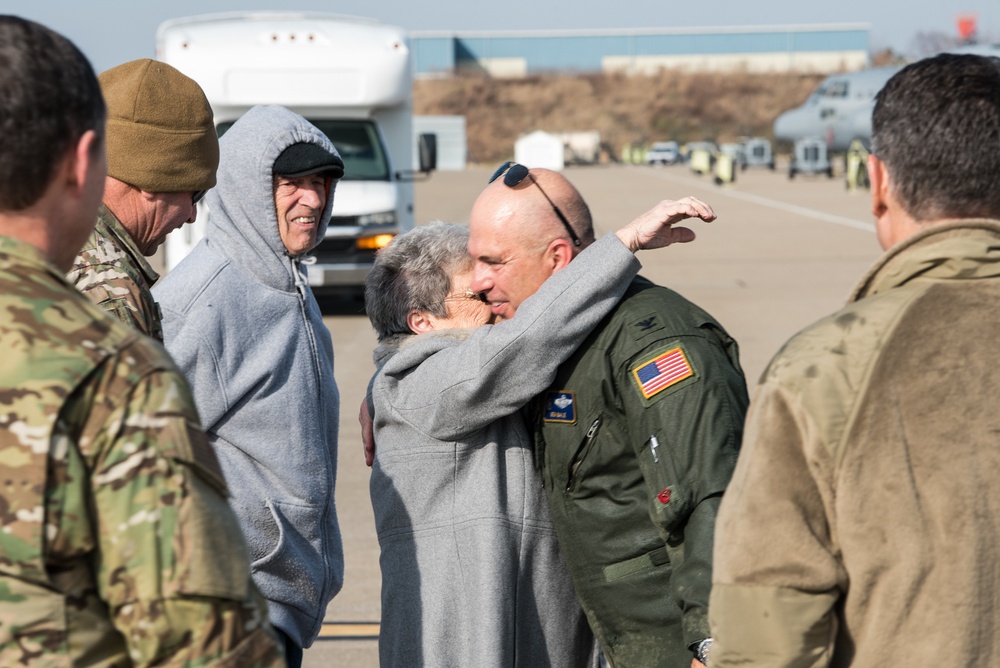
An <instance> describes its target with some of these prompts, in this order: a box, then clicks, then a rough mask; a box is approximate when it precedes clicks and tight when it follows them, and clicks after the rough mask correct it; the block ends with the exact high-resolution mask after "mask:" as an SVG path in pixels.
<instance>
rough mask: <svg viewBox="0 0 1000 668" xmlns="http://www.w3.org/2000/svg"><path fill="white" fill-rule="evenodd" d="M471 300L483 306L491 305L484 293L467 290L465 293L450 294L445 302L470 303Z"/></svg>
mask: <svg viewBox="0 0 1000 668" xmlns="http://www.w3.org/2000/svg"><path fill="white" fill-rule="evenodd" d="M469 300H471V301H476V302H479V303H481V304H489V302H488V301H486V295H485V294H484V293H482V292H473V291H472V290H465V291H464V292H456V293H454V294H450V295H448V296H447V297H445V298H444V300H443V301H446V302H458V301H469Z"/></svg>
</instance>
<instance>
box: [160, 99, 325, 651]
mask: <svg viewBox="0 0 1000 668" xmlns="http://www.w3.org/2000/svg"><path fill="white" fill-rule="evenodd" d="M219 148H220V152H221V159H220V165H219V172H218V185H217V186H216V187H215V189H214V190H211V191H209V194H208V197H207V204H208V207H209V223H208V231H207V234H206V237H205V238H204V239H203V240H202V241H201V243H199V244H198V246H196V247H195V249H194V250H193V251H192V252H191V254H190V255H189V256H188V257H187V258H185V259H184V261H183V262H181V264H179V265H178V266H177V267H176V268H175V269H174V270H173V271H172V272H170V274H169V275H168V276H167V277H166V278H165V279H164V280H163V281H161V282H160V284H159V285H158V286H157V287H156V289H155V291H154V294H155V296H156V299H157V301H158V302H159V303H160V305H161V308H162V310H163V332H164V341H165V344H166V346H167V349H168V350H169V351H170V354H171V355H172V356H173V357H174V359H175V360H176V361H177V364H178V366H180V368H181V370H182V371H183V372H184V374H185V375H186V376H187V378H188V380H189V381H190V383H191V386H192V389H193V390H194V396H195V402H196V403H197V406H198V411H199V413H200V414H201V418H202V422H203V423H204V425H205V430H206V432H207V433H208V436H209V439H210V441H211V443H212V445H213V446H214V447H215V451H216V453H217V454H218V458H219V461H220V463H221V464H222V469H223V472H224V474H225V477H226V481H227V482H228V483H229V489H230V491H231V493H232V498H231V500H230V503H231V505H232V506H233V508H234V510H235V511H236V515H237V516H238V517H239V520H240V524H241V526H242V529H243V533H244V535H245V536H246V541H247V545H248V546H249V548H250V556H251V559H252V563H251V572H252V575H253V579H254V582H255V583H256V584H257V587H258V588H259V589H260V591H261V593H262V594H263V595H264V597H265V598H267V600H268V603H269V606H268V609H269V613H270V617H271V623H272V624H273V625H274V627H275V628H276V629H278V630H279V631H280V632H281V633H283V634H284V640H285V645H286V652H287V654H288V661H289V666H293V667H294V666H298V665H299V664H300V663H301V657H302V648H303V647H309V646H310V645H311V644H312V643H313V641H314V640H315V639H316V636H317V635H318V633H319V630H320V626H321V624H322V622H323V615H324V613H325V610H326V605H327V603H329V602H330V600H331V599H332V598H333V597H334V595H336V593H337V592H338V591H339V590H340V587H341V584H342V582H343V574H344V559H343V548H342V545H341V540H340V529H339V527H338V524H337V512H336V507H335V505H334V482H335V479H336V472H337V469H336V467H337V426H338V415H339V412H340V406H339V404H340V398H339V394H338V392H337V386H336V383H335V382H334V379H333V344H332V342H331V339H330V332H329V331H328V330H327V328H326V326H325V325H324V324H323V321H322V316H321V314H320V311H319V307H318V306H317V304H316V299H315V298H314V297H313V294H312V291H311V290H310V289H309V285H308V282H307V281H306V272H305V268H304V267H303V266H302V262H301V261H302V259H303V257H304V255H305V254H306V253H308V252H309V251H310V250H312V249H313V248H314V247H315V246H316V244H318V243H319V241H320V240H322V239H323V235H324V234H325V233H326V228H327V225H328V224H329V222H330V209H331V207H332V206H333V191H334V188H335V186H336V182H337V180H338V179H339V178H340V177H341V176H343V174H344V163H343V161H342V160H341V158H340V155H339V154H338V153H337V150H336V149H335V148H334V147H333V144H331V143H330V140H329V139H327V137H326V136H325V135H324V134H323V133H322V132H320V131H319V130H317V129H316V128H315V127H314V126H313V125H312V124H310V123H309V122H308V121H306V120H305V119H304V118H302V117H301V116H299V115H298V114H295V113H293V112H291V111H289V110H288V109H285V108H284V107H276V106H272V107H254V108H253V109H251V110H250V111H248V112H247V113H246V114H245V115H244V116H243V117H242V118H240V120H238V121H237V122H236V123H235V124H234V125H233V126H232V128H230V130H229V131H228V132H226V134H225V135H224V136H223V137H222V139H221V140H220V142H219Z"/></svg>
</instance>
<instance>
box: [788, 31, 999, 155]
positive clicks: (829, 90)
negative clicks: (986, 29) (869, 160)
mask: <svg viewBox="0 0 1000 668" xmlns="http://www.w3.org/2000/svg"><path fill="white" fill-rule="evenodd" d="M947 52H948V53H972V54H976V55H980V56H1000V44H977V45H969V46H960V47H955V48H953V49H948V50H947ZM900 69H902V68H901V67H876V68H872V69H867V70H860V71H858V72H848V73H844V74H834V75H833V76H830V77H827V78H826V79H824V80H823V82H822V83H820V85H819V87H818V88H817V89H816V90H815V91H813V92H812V94H810V95H809V98H808V99H807V100H806V101H805V102H804V103H803V104H802V106H800V107H796V108H794V109H789V110H788V111H786V112H784V113H783V114H781V115H780V116H778V118H777V119H776V120H775V121H774V136H775V138H776V139H783V140H787V141H790V142H794V141H796V140H798V139H804V138H807V137H818V138H820V139H824V140H826V144H827V147H828V148H829V150H830V151H831V152H834V153H842V152H844V151H846V150H848V148H849V147H850V145H851V142H852V141H854V140H855V139H860V140H861V141H862V142H863V143H864V145H865V146H868V145H869V144H870V142H871V136H872V110H873V109H874V107H875V95H876V93H878V92H879V91H880V90H881V89H882V86H884V85H885V83H886V82H887V81H888V80H889V79H890V78H891V77H892V75H893V74H895V73H896V72H898V71H899V70H900Z"/></svg>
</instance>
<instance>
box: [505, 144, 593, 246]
mask: <svg viewBox="0 0 1000 668" xmlns="http://www.w3.org/2000/svg"><path fill="white" fill-rule="evenodd" d="M501 176H503V184H504V185H505V186H507V187H508V188H515V187H517V186H518V185H519V184H520V183H521V181H524V178H525V177H528V178H529V179H531V182H532V183H534V184H535V187H536V188H538V192H540V193H542V197H544V198H545V201H547V202H548V203H549V206H551V207H552V210H553V211H555V212H556V215H557V216H559V220H560V221H561V222H562V224H563V227H565V228H566V231H567V232H569V236H570V239H572V240H573V245H574V246H579V245H580V237H578V236H576V232H574V231H573V228H572V227H571V226H570V224H569V221H568V220H566V216H564V215H563V212H562V211H560V210H559V207H557V206H556V204H555V202H553V201H552V200H551V199H549V196H548V195H546V194H545V191H544V190H542V187H541V186H540V185H538V181H536V180H535V177H534V176H532V175H531V172H529V171H528V168H527V167H525V166H524V165H522V164H520V163H517V162H511V161H509V160H508V161H507V162H505V163H503V164H502V165H500V167H498V168H497V171H495V172H493V176H491V177H490V180H489V182H490V183H493V182H494V181H496V180H497V179H499V178H500V177H501Z"/></svg>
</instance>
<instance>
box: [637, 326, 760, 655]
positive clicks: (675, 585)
mask: <svg viewBox="0 0 1000 668" xmlns="http://www.w3.org/2000/svg"><path fill="white" fill-rule="evenodd" d="M618 373H619V374H624V375H625V379H624V385H625V386H624V387H621V390H620V391H621V399H622V404H623V408H624V410H625V414H626V418H627V421H628V430H629V432H628V433H629V440H630V442H631V443H632V446H633V449H634V450H635V454H636V457H637V459H638V461H639V466H640V469H641V471H642V477H643V480H644V482H645V485H646V493H647V499H648V502H647V509H648V512H649V516H650V518H651V520H652V521H653V523H654V524H655V525H656V527H657V529H658V530H659V532H660V534H661V536H662V537H663V539H664V543H665V545H666V548H667V554H668V556H669V559H670V564H671V569H672V573H671V591H672V593H673V595H674V598H675V600H676V601H677V604H678V606H679V607H680V608H681V612H682V620H683V633H684V642H685V644H689V645H690V644H691V643H694V642H697V641H699V640H702V639H704V638H707V637H709V636H710V632H709V625H708V600H709V595H710V591H711V582H712V550H713V539H714V532H715V519H716V514H717V511H718V506H719V501H720V498H721V496H722V493H723V491H724V490H725V488H726V485H727V484H728V483H729V479H730V477H731V475H732V471H733V468H734V466H735V464H736V457H737V454H738V451H739V447H740V441H741V438H742V431H743V417H744V414H745V412H746V407H747V403H748V399H747V393H746V383H745V381H744V378H743V374H742V371H741V370H740V369H739V366H738V363H734V361H732V360H730V358H729V357H728V356H727V354H726V351H725V349H724V348H723V346H722V345H720V343H719V341H718V340H717V338H716V337H715V336H714V335H713V333H712V332H711V331H706V332H705V333H700V332H695V333H692V334H687V335H682V336H676V337H668V336H661V337H657V338H656V339H655V340H653V341H648V340H647V341H643V342H642V345H641V348H640V349H639V350H638V352H635V353H634V354H632V355H631V356H629V357H628V359H627V360H626V361H625V364H624V366H623V367H622V368H620V369H619V371H618Z"/></svg>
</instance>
